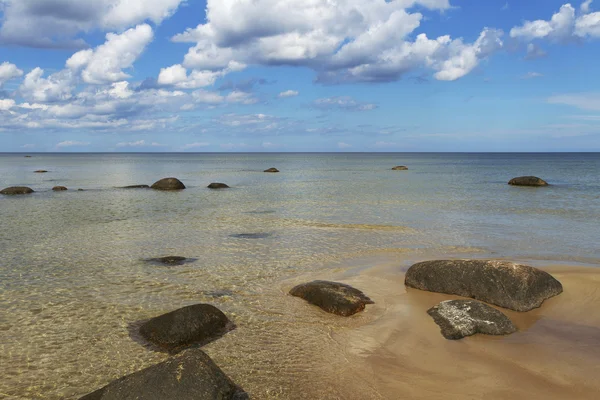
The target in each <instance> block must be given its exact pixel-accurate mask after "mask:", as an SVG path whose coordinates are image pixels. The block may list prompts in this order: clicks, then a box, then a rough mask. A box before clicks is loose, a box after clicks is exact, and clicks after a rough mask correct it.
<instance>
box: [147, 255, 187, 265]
mask: <svg viewBox="0 0 600 400" xmlns="http://www.w3.org/2000/svg"><path fill="white" fill-rule="evenodd" d="M148 261H151V262H156V263H161V264H165V265H183V264H185V262H186V261H188V259H187V258H185V257H180V256H167V257H159V258H150V259H148Z"/></svg>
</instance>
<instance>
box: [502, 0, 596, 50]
mask: <svg viewBox="0 0 600 400" xmlns="http://www.w3.org/2000/svg"><path fill="white" fill-rule="evenodd" d="M590 4H591V2H585V3H583V4H582V6H581V9H582V11H583V12H584V14H582V15H579V16H577V13H576V10H575V8H574V7H573V6H572V5H571V4H565V5H563V6H562V7H561V8H560V10H559V11H558V12H557V13H555V14H554V15H552V17H551V18H550V20H541V19H540V20H535V21H526V22H525V23H524V24H523V25H521V26H516V27H514V28H512V29H511V30H510V36H511V37H512V38H517V39H521V40H524V41H526V42H530V41H533V40H536V39H549V40H553V41H558V42H565V41H569V40H573V39H575V38H585V37H590V38H598V37H600V12H595V13H588V12H589V11H590Z"/></svg>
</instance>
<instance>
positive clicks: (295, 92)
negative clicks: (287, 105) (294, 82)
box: [277, 90, 299, 98]
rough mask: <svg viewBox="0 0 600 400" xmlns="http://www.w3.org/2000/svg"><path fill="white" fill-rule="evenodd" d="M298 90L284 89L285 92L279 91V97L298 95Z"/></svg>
mask: <svg viewBox="0 0 600 400" xmlns="http://www.w3.org/2000/svg"><path fill="white" fill-rule="evenodd" d="M298 94H299V93H298V92H297V91H296V90H286V91H285V92H281V93H279V96H277V97H280V98H286V97H296V96H298Z"/></svg>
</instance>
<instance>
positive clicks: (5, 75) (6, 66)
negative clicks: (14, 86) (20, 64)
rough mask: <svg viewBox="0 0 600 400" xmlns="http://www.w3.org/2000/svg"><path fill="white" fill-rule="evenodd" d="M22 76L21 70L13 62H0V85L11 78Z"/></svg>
mask: <svg viewBox="0 0 600 400" xmlns="http://www.w3.org/2000/svg"><path fill="white" fill-rule="evenodd" d="M20 76H23V71H21V70H20V69H19V68H17V66H16V65H15V64H11V63H9V62H7V61H5V62H3V63H2V64H0V87H2V85H3V84H4V83H5V82H7V81H10V80H11V79H15V78H18V77H20Z"/></svg>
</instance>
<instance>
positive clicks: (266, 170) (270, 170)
mask: <svg viewBox="0 0 600 400" xmlns="http://www.w3.org/2000/svg"><path fill="white" fill-rule="evenodd" d="M263 172H279V170H278V169H277V168H269V169H265V170H264V171H263Z"/></svg>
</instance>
